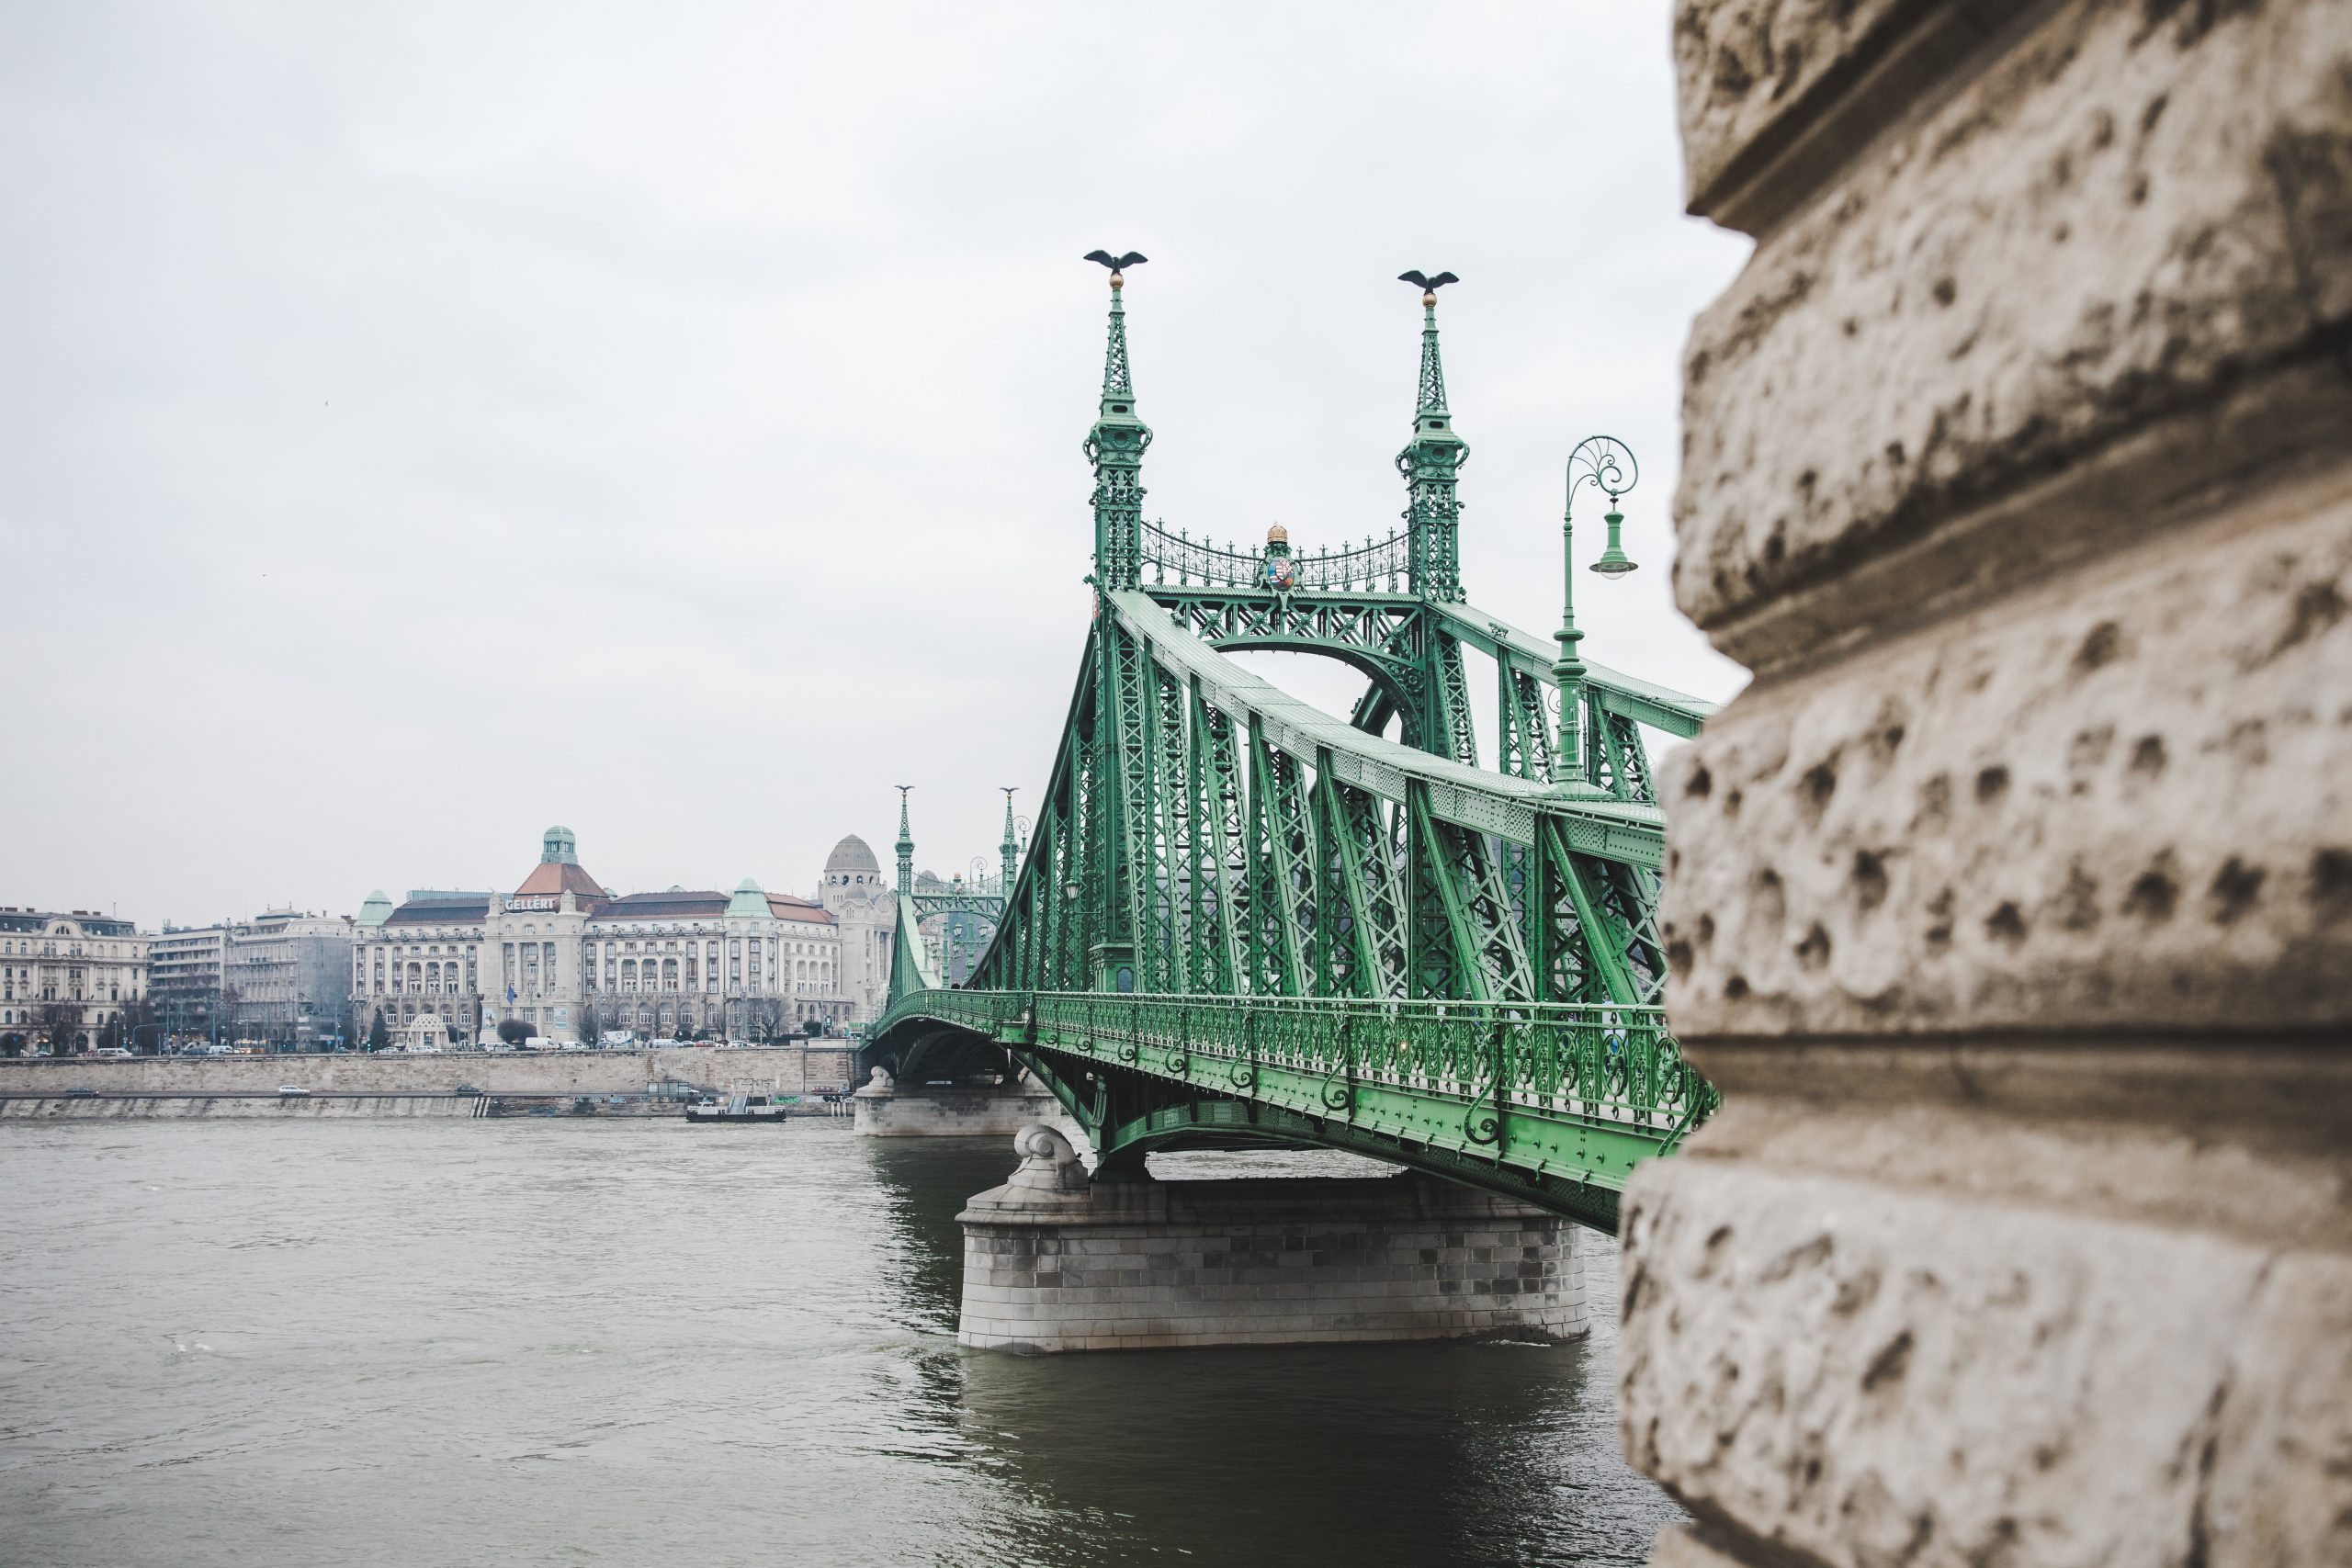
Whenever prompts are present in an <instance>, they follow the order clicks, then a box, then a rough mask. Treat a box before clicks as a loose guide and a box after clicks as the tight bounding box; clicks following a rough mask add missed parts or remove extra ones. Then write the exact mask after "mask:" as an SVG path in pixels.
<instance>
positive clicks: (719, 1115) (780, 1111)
mask: <svg viewBox="0 0 2352 1568" xmlns="http://www.w3.org/2000/svg"><path fill="white" fill-rule="evenodd" d="M794 1098H796V1097H788V1096H786V1095H781V1094H738V1095H732V1096H728V1097H724V1098H722V1097H720V1096H718V1095H716V1094H706V1095H704V1096H703V1097H702V1098H701V1099H700V1100H695V1101H693V1102H692V1103H691V1104H689V1105H688V1106H687V1107H686V1120H687V1121H689V1122H774V1123H775V1125H776V1126H779V1127H781V1126H783V1125H784V1122H785V1119H786V1117H788V1116H790V1115H791V1114H792V1109H791V1108H792V1105H793V1101H794Z"/></svg>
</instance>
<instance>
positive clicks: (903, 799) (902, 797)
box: [899, 784, 915, 898]
mask: <svg viewBox="0 0 2352 1568" xmlns="http://www.w3.org/2000/svg"><path fill="white" fill-rule="evenodd" d="M914 787H915V786H914V785H912V784H900V785H899V897H901V898H905V897H911V896H912V895H913V893H914V890H915V838H914V835H913V834H912V833H911V832H910V831H908V829H907V792H908V791H909V790H910V789H912V788H914Z"/></svg>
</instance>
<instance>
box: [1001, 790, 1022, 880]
mask: <svg viewBox="0 0 2352 1568" xmlns="http://www.w3.org/2000/svg"><path fill="white" fill-rule="evenodd" d="M998 787H999V788H1001V789H1002V790H1003V791H1004V842H1002V843H1001V844H999V845H998V846H997V852H998V853H999V854H1001V855H1002V856H1003V857H1004V896H1005V897H1008V898H1010V897H1012V874H1013V871H1014V870H1015V867H1014V864H1013V863H1014V862H1015V861H1017V860H1019V859H1020V858H1021V845H1020V844H1019V842H1018V841H1016V840H1014V838H1013V836H1012V790H1013V786H1012V785H1011V784H1001V785H999V786H998Z"/></svg>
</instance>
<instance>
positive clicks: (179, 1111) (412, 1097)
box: [0, 1094, 489, 1122]
mask: <svg viewBox="0 0 2352 1568" xmlns="http://www.w3.org/2000/svg"><path fill="white" fill-rule="evenodd" d="M488 1108H489V1105H488V1101H486V1100H484V1099H483V1098H482V1097H481V1096H480V1095H472V1094H364V1095H362V1094H348V1095H346V1094H334V1095H288V1096H284V1097H282V1098H281V1097H280V1096H278V1095H275V1094H224V1095H211V1094H168V1095H150V1094H123V1095H99V1096H96V1097H91V1098H84V1097H78V1096H77V1097H73V1098H68V1097H66V1096H64V1095H56V1096H28V1095H10V1096H7V1097H6V1098H4V1099H0V1122H167V1121H206V1122H231V1121H243V1122H259V1121H273V1122H288V1121H294V1122H320V1121H329V1122H332V1121H345V1120H349V1119H352V1118H356V1117H359V1118H379V1117H403V1118H412V1119H413V1118H423V1117H479V1116H481V1115H482V1114H483V1112H484V1111H487V1110H488Z"/></svg>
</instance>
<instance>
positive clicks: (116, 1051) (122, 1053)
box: [90, 1045, 130, 1061]
mask: <svg viewBox="0 0 2352 1568" xmlns="http://www.w3.org/2000/svg"><path fill="white" fill-rule="evenodd" d="M90 1055H93V1056H119V1057H120V1058H122V1059H123V1060H125V1061H128V1060H130V1052H129V1051H127V1050H125V1049H124V1048H123V1047H121V1046H119V1045H101V1046H99V1047H98V1048H97V1049H96V1050H95V1051H93V1052H91V1053H90Z"/></svg>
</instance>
